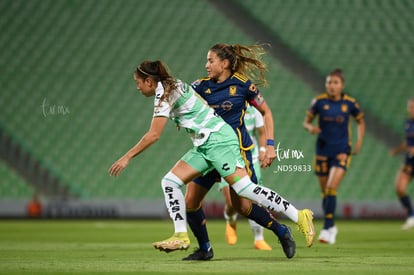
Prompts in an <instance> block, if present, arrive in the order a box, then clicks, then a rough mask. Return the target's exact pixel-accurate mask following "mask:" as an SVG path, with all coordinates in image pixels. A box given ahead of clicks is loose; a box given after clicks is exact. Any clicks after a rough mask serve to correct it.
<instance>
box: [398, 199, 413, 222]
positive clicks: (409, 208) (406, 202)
mask: <svg viewBox="0 0 414 275" xmlns="http://www.w3.org/2000/svg"><path fill="white" fill-rule="evenodd" d="M400 202H401V204H402V205H403V207H404V208H405V210H407V215H408V217H411V216H414V212H413V207H412V206H411V200H410V197H409V196H408V195H405V196H403V197H400Z"/></svg>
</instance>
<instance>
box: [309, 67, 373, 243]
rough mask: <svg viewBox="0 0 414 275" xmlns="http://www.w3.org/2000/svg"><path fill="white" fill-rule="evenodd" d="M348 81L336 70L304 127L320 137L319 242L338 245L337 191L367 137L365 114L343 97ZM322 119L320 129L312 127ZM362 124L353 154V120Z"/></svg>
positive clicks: (317, 156)
mask: <svg viewBox="0 0 414 275" xmlns="http://www.w3.org/2000/svg"><path fill="white" fill-rule="evenodd" d="M344 81H345V79H344V76H343V74H342V70H340V69H336V70H334V71H332V72H331V73H329V75H328V76H327V78H326V82H325V87H326V92H325V93H323V94H321V95H319V96H317V97H316V98H314V99H313V100H312V104H311V106H310V108H309V110H308V112H307V115H306V118H305V121H304V123H303V126H304V127H305V129H306V130H308V131H309V132H310V133H311V134H314V135H318V138H317V141H316V156H315V172H316V175H317V176H318V179H319V184H320V188H321V191H322V209H323V212H324V215H325V216H324V224H323V229H322V231H321V232H320V235H319V238H318V239H319V242H321V243H328V244H334V243H335V242H336V235H337V233H338V228H337V227H336V226H335V221H334V216H335V208H336V201H337V198H336V197H337V190H338V188H339V185H340V183H341V181H342V179H343V177H344V175H345V172H346V170H347V168H348V167H349V164H350V161H351V154H357V153H358V152H359V151H360V149H361V146H362V142H363V139H364V135H365V122H364V119H363V113H362V112H361V110H360V107H359V105H358V103H357V102H356V100H355V99H354V98H352V97H350V96H348V95H346V94H344V93H343V89H344V87H345V83H344ZM316 116H319V118H318V125H317V126H314V125H313V124H312V121H313V119H314V118H315V117H316ZM351 116H353V117H354V118H355V120H356V121H357V123H358V139H357V142H356V145H355V149H354V151H353V152H352V153H351V141H352V135H351V130H350V129H351V128H350V123H351V120H350V117H351Z"/></svg>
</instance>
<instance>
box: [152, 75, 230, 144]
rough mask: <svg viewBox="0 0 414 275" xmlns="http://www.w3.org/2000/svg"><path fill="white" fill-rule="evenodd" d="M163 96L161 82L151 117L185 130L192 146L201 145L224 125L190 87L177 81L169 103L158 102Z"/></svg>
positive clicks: (156, 91) (156, 92)
mask: <svg viewBox="0 0 414 275" xmlns="http://www.w3.org/2000/svg"><path fill="white" fill-rule="evenodd" d="M163 94H164V87H163V85H162V83H161V82H158V86H157V89H156V90H155V99H154V115H153V116H154V117H158V116H163V117H168V118H170V119H172V120H173V121H174V122H175V123H176V124H177V125H178V126H180V127H182V128H185V129H186V131H187V132H188V133H189V134H190V136H191V140H192V142H193V144H194V146H200V145H202V144H203V143H204V142H205V141H206V140H207V139H208V137H209V135H210V133H212V132H217V131H219V130H220V128H221V127H223V125H225V122H224V120H223V119H222V118H221V117H218V116H217V115H216V114H215V113H214V110H213V109H212V108H211V107H210V106H208V105H207V103H206V102H205V101H204V100H203V99H202V98H200V97H199V96H197V95H196V93H195V92H194V90H193V88H191V86H190V85H188V84H186V83H184V82H182V81H180V80H177V89H176V90H175V91H172V93H171V97H170V98H169V102H167V101H164V100H163V101H161V100H160V99H161V97H162V95H163Z"/></svg>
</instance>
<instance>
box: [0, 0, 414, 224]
mask: <svg viewBox="0 0 414 275" xmlns="http://www.w3.org/2000/svg"><path fill="white" fill-rule="evenodd" d="M0 14H1V17H0V29H1V32H0V94H1V95H0V98H1V100H0V155H1V158H0V216H1V217H24V216H25V215H26V205H27V203H28V202H29V201H30V200H31V199H32V198H33V197H34V196H38V197H39V198H40V200H41V202H42V204H43V213H42V216H43V217H166V216H167V214H166V212H165V206H164V202H163V198H162V193H161V190H160V179H161V178H162V176H163V175H164V174H165V173H166V172H167V171H168V169H169V168H170V167H171V166H172V165H173V164H174V163H175V162H176V161H177V160H178V159H179V157H181V155H182V154H183V153H184V152H185V151H186V150H187V149H188V148H189V147H190V146H191V144H190V141H189V139H188V137H187V136H186V134H185V133H184V132H183V131H181V132H180V133H178V134H177V130H176V129H175V127H174V125H173V124H172V123H171V124H169V125H168V128H167V130H166V132H165V134H164V135H163V137H162V138H161V140H160V141H159V142H158V143H157V144H155V145H154V146H153V147H152V148H151V149H150V150H148V151H147V152H144V153H143V154H142V155H140V156H138V157H137V158H136V159H134V160H133V162H132V163H131V164H130V166H129V167H128V168H127V169H126V170H125V171H124V173H123V174H122V176H121V177H119V178H111V177H109V175H108V173H107V170H108V168H109V166H110V165H111V164H112V163H113V161H115V160H116V159H117V158H119V157H120V156H121V155H122V154H123V153H124V152H125V151H126V150H127V149H128V148H130V147H131V146H132V145H133V144H135V143H136V142H137V140H138V139H139V138H140V137H141V136H142V135H143V134H144V133H145V132H146V130H147V129H148V127H149V122H150V118H151V114H152V99H148V98H144V97H142V96H141V95H140V94H139V93H138V92H137V91H136V89H135V84H134V82H133V79H132V73H133V70H134V69H135V67H136V66H137V64H139V63H140V62H141V61H142V60H143V59H161V60H164V61H165V62H166V63H167V64H168V65H169V67H170V69H171V71H172V72H173V74H174V75H175V76H177V77H178V78H181V79H183V80H184V81H186V82H192V81H194V80H195V79H197V78H199V77H202V76H205V69H204V64H205V59H206V58H205V57H206V53H207V51H208V49H209V48H210V47H211V46H212V45H213V44H215V43H218V42H224V43H240V44H253V43H270V44H271V48H270V49H269V54H268V55H267V57H266V61H267V63H268V65H269V72H268V75H267V77H268V80H269V82H270V86H269V87H268V88H265V89H261V91H262V93H263V94H264V96H265V98H266V99H267V101H268V103H269V105H270V106H271V108H272V109H273V112H274V119H275V123H276V129H275V136H276V141H277V142H280V147H281V148H284V149H285V150H290V151H292V150H297V151H302V152H303V155H304V157H303V158H300V159H292V158H291V159H284V160H281V161H275V163H274V164H273V166H272V167H271V168H269V169H266V170H263V171H262V174H263V179H264V183H265V185H267V186H269V187H271V188H273V189H275V190H277V191H278V192H279V193H280V194H282V195H283V196H284V197H286V198H288V199H289V200H290V201H291V202H293V203H294V204H295V205H297V206H298V207H302V206H305V205H306V206H311V208H313V209H314V210H315V212H316V214H317V215H318V214H320V194H319V186H318V183H317V179H316V177H315V175H314V174H313V172H286V171H285V172H283V171H280V172H277V173H276V171H277V170H278V167H282V168H281V169H283V165H289V164H290V165H310V164H312V162H313V154H314V143H315V137H313V136H310V135H309V134H308V133H306V132H305V131H304V130H303V128H302V121H303V118H304V115H305V112H306V110H307V108H308V106H309V103H310V101H311V99H312V98H313V97H314V96H315V95H316V94H318V93H321V92H323V91H324V80H325V75H326V74H327V73H328V72H329V71H330V70H332V69H334V68H337V67H340V68H342V69H343V70H344V73H345V78H346V92H347V93H349V94H350V95H351V96H353V97H355V98H356V99H357V100H358V101H359V103H360V105H361V107H362V108H363V110H364V111H365V113H366V117H367V134H366V138H365V142H364V145H363V148H362V151H361V153H360V154H359V155H358V156H356V157H354V158H353V160H352V164H351V167H350V170H349V172H348V173H347V175H346V177H345V179H344V181H343V183H342V185H341V187H340V190H339V191H340V192H339V207H338V210H337V214H338V216H343V217H351V218H380V217H384V218H390V217H401V216H403V215H404V213H403V212H402V209H401V207H400V206H399V204H398V201H397V199H396V195H395V192H394V177H395V174H396V171H397V169H398V168H399V166H400V165H401V163H402V160H403V159H402V156H400V157H396V158H391V157H390V155H389V150H390V148H391V147H392V146H395V145H397V144H398V143H400V142H401V140H402V138H403V131H404V128H403V127H404V119H405V116H406V108H405V106H406V100H407V99H408V98H409V97H411V96H413V91H412V87H411V85H410V84H411V82H412V79H413V76H414V35H413V34H414V33H413V30H414V21H413V20H412V18H414V1H411V0H348V1H343V0H332V1H323V0H314V1H307V0H290V1H284V0H232V1H220V0H210V1H208V0H205V1H195V0H187V1H182V0H139V1H137V0H123V1H110V0H84V1H83V0H82V1H81V0H61V1H53V0H30V1H25V0H2V1H0ZM285 167H286V166H285ZM410 191H411V194H413V193H412V191H413V188H412V187H410ZM205 203H206V210H207V213H208V214H209V215H210V216H221V209H222V206H223V199H222V196H221V194H220V193H219V192H218V191H217V190H212V191H211V192H210V193H209V195H208V197H207V198H206V202H205Z"/></svg>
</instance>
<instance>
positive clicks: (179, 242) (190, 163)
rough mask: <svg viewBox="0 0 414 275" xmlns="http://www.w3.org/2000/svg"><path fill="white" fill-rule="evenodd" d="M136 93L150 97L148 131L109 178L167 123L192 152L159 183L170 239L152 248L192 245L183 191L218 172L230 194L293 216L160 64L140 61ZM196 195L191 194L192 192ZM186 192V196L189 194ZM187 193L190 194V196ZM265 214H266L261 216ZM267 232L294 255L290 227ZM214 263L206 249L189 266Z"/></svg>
mask: <svg viewBox="0 0 414 275" xmlns="http://www.w3.org/2000/svg"><path fill="white" fill-rule="evenodd" d="M134 79H135V81H136V84H137V89H138V90H139V91H140V92H141V93H142V94H143V95H145V96H147V97H154V111H153V117H152V120H151V126H150V129H149V130H148V131H147V133H145V134H144V135H143V136H142V138H141V139H140V140H139V141H138V142H137V143H136V144H135V145H134V146H133V147H132V148H131V149H129V150H128V151H127V152H126V153H125V154H124V155H123V156H122V157H121V158H119V159H118V160H117V161H115V162H114V163H113V164H112V165H111V167H110V168H109V174H110V175H112V176H119V175H120V174H121V173H122V171H123V170H124V169H125V168H126V167H127V165H128V164H129V163H130V161H131V160H132V159H133V158H134V157H136V156H137V155H139V154H141V153H142V152H144V151H145V150H146V149H148V148H149V147H150V146H151V145H152V144H154V143H155V142H156V141H157V140H159V138H160V136H161V134H162V132H163V130H164V128H165V125H166V123H167V121H168V119H171V120H173V121H174V122H175V123H176V124H177V126H179V127H181V128H183V129H185V131H186V132H187V133H188V134H189V136H190V138H191V140H192V143H193V148H191V149H190V150H189V151H187V153H186V154H185V155H184V156H183V157H182V158H181V159H180V160H179V161H177V163H176V164H175V165H174V167H172V168H171V170H170V171H169V172H168V173H167V174H166V175H165V176H164V177H163V179H162V180H161V186H162V191H163V193H164V199H165V205H166V207H167V209H168V212H169V215H170V218H171V220H172V222H173V223H174V234H173V236H172V237H170V238H168V239H165V240H162V241H159V242H155V243H154V244H153V245H154V247H155V248H156V249H159V250H161V251H166V252H171V251H176V250H186V249H188V247H189V245H190V239H189V238H188V233H187V216H186V203H185V199H184V195H183V193H182V191H181V188H182V187H184V186H185V185H186V184H187V183H188V182H189V181H191V180H193V179H195V178H197V177H200V176H201V175H204V174H206V173H207V172H209V171H211V170H212V169H214V170H216V171H217V172H218V176H219V177H223V178H224V179H225V180H226V181H227V183H228V184H229V185H230V186H231V188H232V190H234V192H235V193H236V194H237V195H239V196H241V197H244V198H246V199H249V200H252V201H255V202H257V203H258V204H260V205H262V207H259V208H262V209H265V208H266V209H269V210H278V209H280V208H283V209H286V210H285V211H286V212H289V213H294V212H295V211H296V212H297V210H295V208H294V207H293V206H291V205H290V204H289V203H288V202H287V201H286V200H285V199H283V198H282V197H281V196H279V195H278V194H277V193H276V192H275V191H273V190H271V189H269V188H267V187H264V186H258V185H256V184H255V183H253V182H252V181H251V179H250V177H249V175H248V173H247V171H246V164H245V162H244V160H243V158H242V156H241V154H240V143H239V138H238V137H237V135H236V133H235V132H234V130H233V129H232V128H231V127H230V125H229V124H227V123H226V122H225V121H224V120H223V119H222V118H221V117H220V116H218V115H217V114H216V113H215V112H214V110H213V109H212V108H211V107H209V106H208V105H207V104H206V102H205V101H204V100H203V99H201V98H200V97H199V96H197V95H196V93H195V91H194V90H193V89H192V88H191V86H190V85H187V84H186V83H184V82H182V81H180V80H177V79H174V78H173V77H172V76H171V75H170V73H169V72H168V70H167V68H166V66H165V65H164V63H163V62H161V61H144V62H142V63H141V64H140V65H139V66H138V67H137V69H136V70H135V72H134ZM193 191H194V190H193ZM188 192H189V190H187V193H188ZM190 192H191V190H190ZM264 211H265V212H266V210H264ZM304 219H305V220H304V221H302V223H301V226H304V227H306V228H307V229H304V230H303V231H305V230H309V227H311V226H312V230H313V224H312V217H310V218H309V219H310V220H309V219H308V218H306V217H304ZM271 223H272V224H269V227H270V228H271V229H272V230H274V232H275V234H276V235H277V236H278V238H279V240H280V242H281V244H282V247H283V250H284V252H285V255H286V256H287V257H288V258H292V257H293V256H294V255H295V251H296V244H295V241H294V240H293V237H292V234H291V232H290V230H289V228H288V227H286V226H284V225H281V224H279V223H277V221H275V220H274V221H272V222H271ZM212 257H213V250H212V249H211V248H210V249H209V250H208V251H207V253H206V254H204V255H203V258H202V259H200V258H198V259H193V258H191V259H187V260H209V259H211V258H212Z"/></svg>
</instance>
